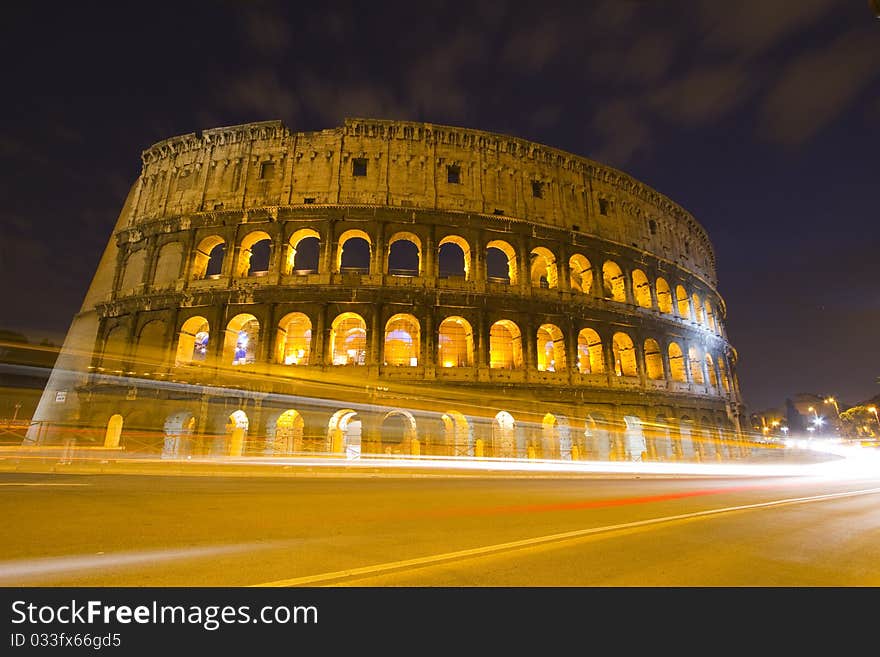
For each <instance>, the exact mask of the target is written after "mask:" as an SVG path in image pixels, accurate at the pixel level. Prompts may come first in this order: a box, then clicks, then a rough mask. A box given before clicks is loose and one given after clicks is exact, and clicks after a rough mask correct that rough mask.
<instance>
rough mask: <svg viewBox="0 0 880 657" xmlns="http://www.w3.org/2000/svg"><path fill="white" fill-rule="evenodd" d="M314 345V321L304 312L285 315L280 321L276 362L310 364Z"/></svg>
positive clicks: (276, 344) (276, 343)
mask: <svg viewBox="0 0 880 657" xmlns="http://www.w3.org/2000/svg"><path fill="white" fill-rule="evenodd" d="M311 346H312V321H311V320H310V319H309V317H308V315H306V314H304V313H299V312H294V313H288V314H287V315H285V316H284V317H283V318H282V319H281V321H280V322H278V334H277V338H276V342H275V362H276V363H283V364H284V365H308V364H309V350H310V349H311Z"/></svg>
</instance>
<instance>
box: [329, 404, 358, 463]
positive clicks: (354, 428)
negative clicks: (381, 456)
mask: <svg viewBox="0 0 880 657" xmlns="http://www.w3.org/2000/svg"><path fill="white" fill-rule="evenodd" d="M361 428H362V426H361V419H360V417H359V416H358V414H357V413H356V412H355V411H353V410H351V409H344V410H341V411H336V413H334V414H333V417H331V418H330V422H329V424H328V426H327V443H328V445H327V447H328V451H329V452H331V453H334V454H341V453H345V454H346V455H348V456H350V457H355V458H356V457H357V456H359V455H360V451H361Z"/></svg>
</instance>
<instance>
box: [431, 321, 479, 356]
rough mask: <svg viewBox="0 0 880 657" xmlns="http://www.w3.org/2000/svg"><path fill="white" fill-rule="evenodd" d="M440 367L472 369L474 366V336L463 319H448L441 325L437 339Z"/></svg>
mask: <svg viewBox="0 0 880 657" xmlns="http://www.w3.org/2000/svg"><path fill="white" fill-rule="evenodd" d="M437 362H438V363H440V367H471V366H473V364H474V336H473V331H472V330H471V325H470V323H469V322H468V321H467V320H466V319H464V318H462V317H447V318H446V319H444V320H443V321H442V322H441V323H440V330H439V334H438V339H437Z"/></svg>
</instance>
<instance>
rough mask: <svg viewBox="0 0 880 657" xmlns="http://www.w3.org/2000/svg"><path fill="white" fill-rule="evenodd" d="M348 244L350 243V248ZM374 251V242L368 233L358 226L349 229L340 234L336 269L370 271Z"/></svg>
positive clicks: (364, 272)
mask: <svg viewBox="0 0 880 657" xmlns="http://www.w3.org/2000/svg"><path fill="white" fill-rule="evenodd" d="M364 243H366V245H365V244H364ZM346 244H348V245H349V248H348V249H346ZM372 253H373V242H372V241H371V240H370V236H369V235H367V233H365V232H364V231H362V230H359V229H357V228H352V229H350V230H347V231H345V232H344V233H342V235H340V236H339V245H338V246H337V248H336V270H337V271H351V272H358V273H362V274H366V273H369V271H370V258H371V257H372ZM364 262H366V264H364Z"/></svg>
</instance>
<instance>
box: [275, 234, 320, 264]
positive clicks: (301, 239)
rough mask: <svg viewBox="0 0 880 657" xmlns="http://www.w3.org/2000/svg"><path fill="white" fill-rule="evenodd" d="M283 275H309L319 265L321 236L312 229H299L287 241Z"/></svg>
mask: <svg viewBox="0 0 880 657" xmlns="http://www.w3.org/2000/svg"><path fill="white" fill-rule="evenodd" d="M287 246H288V249H287V261H286V262H285V263H284V274H285V275H287V274H311V273H314V272H316V271H318V265H319V264H320V258H321V256H320V251H321V234H320V233H319V232H318V231H316V230H315V229H314V228H300V229H299V230H297V231H295V232H294V233H293V235H291V236H290V239H289V240H288V241H287Z"/></svg>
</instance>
